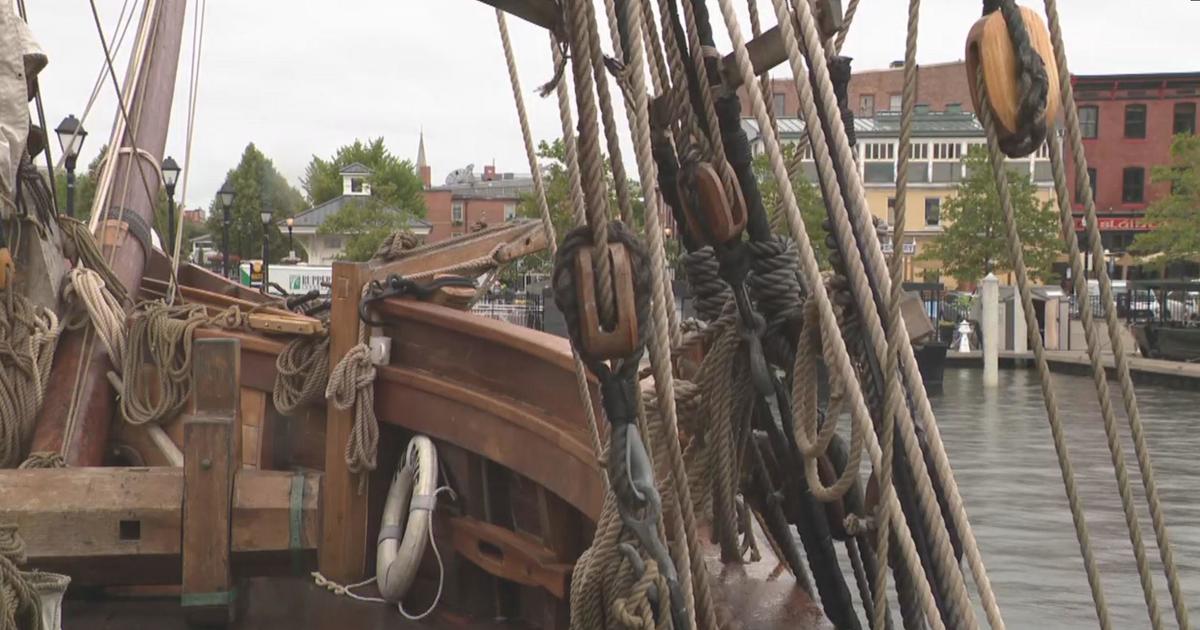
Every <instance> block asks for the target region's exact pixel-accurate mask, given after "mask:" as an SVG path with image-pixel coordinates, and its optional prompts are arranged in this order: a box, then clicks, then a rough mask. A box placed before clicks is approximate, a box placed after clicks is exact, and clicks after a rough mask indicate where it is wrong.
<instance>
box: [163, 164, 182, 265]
mask: <svg viewBox="0 0 1200 630" xmlns="http://www.w3.org/2000/svg"><path fill="white" fill-rule="evenodd" d="M162 176H163V188H166V189H167V256H174V255H175V182H177V181H179V165H178V164H176V163H175V158H173V157H170V156H167V159H165V160H163V163H162Z"/></svg>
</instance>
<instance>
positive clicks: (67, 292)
mask: <svg viewBox="0 0 1200 630" xmlns="http://www.w3.org/2000/svg"><path fill="white" fill-rule="evenodd" d="M117 286H121V283H120V282H117ZM110 287H111V285H110V284H108V282H107V281H106V279H105V278H104V277H103V276H102V275H101V274H100V273H98V272H95V271H92V270H91V269H88V268H85V267H76V268H74V269H72V270H71V271H69V272H67V285H66V287H65V288H64V289H63V301H64V302H66V303H67V304H73V303H74V302H76V301H78V305H79V306H80V307H82V309H81V310H82V311H83V313H84V314H86V315H87V317H88V321H89V322H90V323H91V325H92V328H93V329H95V331H96V336H97V337H100V343H101V344H102V345H103V346H104V350H105V352H107V353H108V358H109V361H111V362H112V364H113V365H114V366H121V365H122V357H123V356H124V352H125V332H126V322H125V310H124V309H123V308H121V304H120V302H118V301H117V298H116V297H115V296H114V294H113V293H112V291H111V289H110ZM83 323H84V322H82V321H80V322H78V323H74V322H73V323H69V324H68V326H69V327H71V328H75V327H77V326H78V325H82V324H83Z"/></svg>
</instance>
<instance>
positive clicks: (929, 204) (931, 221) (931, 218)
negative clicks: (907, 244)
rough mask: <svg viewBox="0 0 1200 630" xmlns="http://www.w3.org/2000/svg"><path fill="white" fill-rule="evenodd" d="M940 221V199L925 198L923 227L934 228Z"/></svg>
mask: <svg viewBox="0 0 1200 630" xmlns="http://www.w3.org/2000/svg"><path fill="white" fill-rule="evenodd" d="M941 221H942V198H941V197H926V198H925V225H927V226H930V227H932V226H936V225H939V224H940V223H941Z"/></svg>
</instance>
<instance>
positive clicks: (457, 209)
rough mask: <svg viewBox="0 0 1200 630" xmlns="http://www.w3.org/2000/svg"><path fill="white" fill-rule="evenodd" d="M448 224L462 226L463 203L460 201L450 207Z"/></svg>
mask: <svg viewBox="0 0 1200 630" xmlns="http://www.w3.org/2000/svg"><path fill="white" fill-rule="evenodd" d="M450 223H452V224H454V225H462V223H463V203H462V202H461V201H455V202H454V204H453V205H451V206H450Z"/></svg>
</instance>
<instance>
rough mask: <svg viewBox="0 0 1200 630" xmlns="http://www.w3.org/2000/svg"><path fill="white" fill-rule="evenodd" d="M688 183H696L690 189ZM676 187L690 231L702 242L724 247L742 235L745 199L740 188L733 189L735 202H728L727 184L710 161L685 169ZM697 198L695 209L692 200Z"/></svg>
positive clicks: (744, 225) (744, 224) (744, 222)
mask: <svg viewBox="0 0 1200 630" xmlns="http://www.w3.org/2000/svg"><path fill="white" fill-rule="evenodd" d="M687 182H693V185H692V186H690V187H689V185H688V184H687ZM676 187H677V188H678V189H679V199H680V203H681V204H682V205H683V213H684V215H685V216H686V217H687V223H688V229H689V230H691V232H692V234H693V235H694V236H695V237H696V238H697V239H699V240H700V241H701V242H702V243H706V244H708V245H713V246H716V245H723V244H725V243H728V242H730V241H732V240H735V239H737V238H739V237H741V235H742V230H744V229H745V228H746V200H745V198H743V197H742V190H741V188H740V187H737V186H735V187H734V191H733V192H734V195H733V197H734V202H733V203H732V204H730V203H729V198H728V196H727V195H726V194H725V185H724V184H723V183H721V176H720V175H718V174H717V169H715V168H713V166H712V165H711V164H709V163H707V162H701V163H699V164H690V165H686V166H684V167H683V172H682V173H680V176H679V180H678V183H677V184H676ZM692 199H695V200H696V202H697V203H696V206H697V207H694V208H693V207H692V206H691V205H690V204H689V201H690V200H692Z"/></svg>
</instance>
